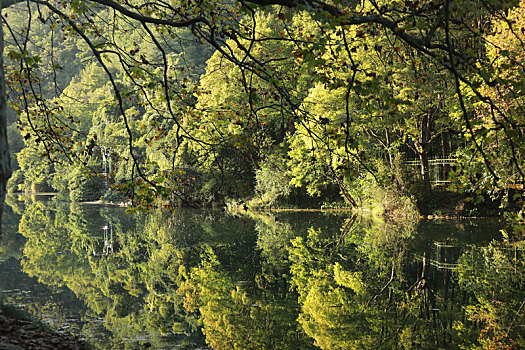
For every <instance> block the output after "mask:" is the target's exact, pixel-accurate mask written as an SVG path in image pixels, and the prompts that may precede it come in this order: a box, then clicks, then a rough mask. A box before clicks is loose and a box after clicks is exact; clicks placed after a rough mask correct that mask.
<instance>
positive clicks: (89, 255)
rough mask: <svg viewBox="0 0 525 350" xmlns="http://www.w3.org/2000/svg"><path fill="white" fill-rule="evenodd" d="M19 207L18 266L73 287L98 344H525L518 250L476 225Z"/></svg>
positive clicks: (86, 328) (87, 331)
mask: <svg viewBox="0 0 525 350" xmlns="http://www.w3.org/2000/svg"><path fill="white" fill-rule="evenodd" d="M16 208H18V209H17V210H18V211H19V212H20V213H21V214H22V216H21V219H20V223H19V232H20V233H21V234H22V235H23V236H24V237H25V239H26V242H25V245H24V247H23V258H22V262H21V265H22V267H23V270H24V272H26V273H27V274H29V275H30V276H36V277H38V279H39V281H40V282H41V283H44V284H45V285H48V286H50V287H51V289H53V288H59V287H61V286H65V287H67V288H69V289H70V290H72V291H73V292H74V294H75V295H76V297H77V298H78V299H79V300H81V301H82V302H83V303H84V305H85V314H83V315H82V319H83V323H82V327H81V329H80V330H79V332H82V333H83V334H84V335H87V337H88V338H89V339H90V341H91V342H92V343H93V345H95V346H96V347H100V348H107V347H113V348H124V347H126V348H127V347H133V346H139V347H140V346H143V345H145V344H149V345H151V346H153V347H155V348H165V347H170V346H173V345H174V344H177V345H179V346H181V347H182V348H191V347H195V346H200V347H202V346H205V344H207V345H208V346H210V347H211V348H213V349H233V348H235V349H297V348H301V349H309V348H312V349H314V348H322V349H393V348H400V349H418V348H464V349H478V348H496V347H498V348H511V349H512V348H521V347H524V346H525V340H524V339H523V332H522V329H523V323H524V319H523V317H524V316H523V315H524V314H525V306H524V304H525V292H524V290H525V289H524V288H523V282H524V273H525V266H524V257H523V253H522V250H521V248H520V247H519V245H516V244H514V245H510V244H506V243H502V242H496V241H492V242H490V241H487V242H486V244H482V245H480V244H477V245H475V244H473V243H475V242H476V241H478V240H479V237H478V236H476V233H475V231H472V228H473V227H474V228H475V227H476V225H477V226H480V229H483V227H481V226H482V225H480V224H471V223H468V222H467V223H459V222H458V223H455V224H454V225H455V226H454V225H452V226H446V225H437V226H436V227H434V230H433V231H432V230H430V229H429V227H428V225H427V226H425V224H424V223H417V222H410V221H406V222H403V223H399V222H391V221H385V220H383V219H377V218H376V219H365V218H363V217H357V216H351V215H348V214H341V213H339V214H335V213H332V214H326V213H325V214H322V213H271V212H257V213H255V212H244V213H236V214H226V213H223V212H221V211H212V210H207V211H206V210H183V209H181V210H179V211H177V212H175V213H173V214H168V213H165V212H161V211H158V212H154V213H151V214H149V215H148V216H143V217H141V216H127V215H124V214H123V212H122V210H121V209H120V208H110V207H98V206H86V205H78V204H69V203H67V204H66V203H59V202H57V203H55V202H41V201H32V200H30V199H27V200H26V203H25V207H24V209H23V210H20V206H19V204H17V207H16ZM430 226H431V225H430ZM447 227H448V228H447ZM465 227H467V228H465ZM452 228H453V229H455V230H457V231H458V232H459V233H458V234H456V235H454V234H451V230H452ZM486 229H487V228H485V230H486ZM468 230H471V233H470V234H467V233H465V232H467V231H468ZM439 231H443V232H441V233H440V234H439V233H436V232H439ZM444 231H446V233H445V232H444ZM494 232H497V230H495V231H494ZM468 237H470V238H468ZM469 239H470V242H469V241H468V240H469ZM440 240H441V243H439V242H440ZM443 242H445V243H443ZM110 245H111V249H108V247H109V246H110ZM100 320H102V321H103V322H100ZM101 334H103V335H104V336H101ZM97 335H98V336H97ZM133 344H134V345H133Z"/></svg>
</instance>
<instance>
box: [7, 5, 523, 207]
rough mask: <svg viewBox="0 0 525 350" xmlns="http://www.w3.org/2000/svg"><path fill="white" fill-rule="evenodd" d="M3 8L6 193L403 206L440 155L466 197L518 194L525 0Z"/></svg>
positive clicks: (421, 188)
mask: <svg viewBox="0 0 525 350" xmlns="http://www.w3.org/2000/svg"><path fill="white" fill-rule="evenodd" d="M2 7H3V9H4V10H3V12H2V19H3V23H4V28H3V30H4V36H5V41H4V47H3V54H4V61H5V62H4V67H5V85H6V86H7V96H8V104H9V106H10V107H11V108H12V109H13V110H14V111H15V112H16V114H15V113H11V112H10V110H6V109H5V108H4V109H2V117H3V119H4V122H5V123H7V124H6V125H7V127H6V130H7V133H8V134H9V135H10V137H11V148H12V152H11V154H12V156H11V157H12V158H13V162H12V163H13V166H12V170H13V175H12V177H11V180H10V181H9V184H8V187H9V188H10V189H11V190H13V191H16V190H20V189H25V190H40V191H42V190H46V189H52V190H56V191H59V192H60V193H62V194H65V195H67V196H69V198H70V199H72V200H90V199H99V198H101V197H104V198H105V199H107V200H116V201H127V200H128V199H126V198H131V201H132V203H133V204H134V206H135V207H138V208H143V207H149V206H151V205H153V204H158V203H161V204H164V205H168V206H171V205H174V204H176V203H181V202H182V203H185V204H187V205H203V204H208V203H212V202H215V203H224V201H225V200H227V199H230V200H231V199H235V200H246V199H247V198H253V197H255V199H253V200H252V204H254V205H272V204H274V203H275V202H276V201H277V200H279V199H282V198H295V199H297V198H309V197H316V196H321V198H328V199H329V200H333V199H336V198H341V197H342V198H343V199H344V200H345V201H346V202H347V203H348V204H349V205H350V206H353V207H356V206H360V205H363V203H364V202H366V201H367V200H370V199H371V198H372V197H374V196H375V195H376V194H374V193H371V190H370V189H371V188H383V189H384V191H385V192H384V193H383V194H382V195H383V196H384V197H389V198H400V199H399V201H398V203H397V204H396V205H398V206H399V205H401V206H406V204H407V202H406V199H407V198H408V197H410V196H411V195H413V194H414V193H428V192H429V191H431V190H432V186H431V181H432V178H431V177H432V174H431V165H430V161H431V159H432V158H441V159H452V160H453V165H450V166H449V167H448V168H447V169H446V170H445V173H446V174H445V176H446V178H447V180H452V181H453V182H452V184H453V186H454V188H455V189H456V190H458V191H461V192H465V193H469V194H472V195H473V196H472V198H473V201H478V200H481V199H482V198H486V197H487V196H492V197H500V198H503V197H504V196H505V195H506V194H507V193H508V191H509V189H513V188H516V187H519V186H520V184H522V183H523V180H524V175H523V155H522V153H523V118H524V113H523V107H524V106H523V97H524V94H523V89H524V88H525V79H524V77H525V75H524V66H523V65H524V59H525V57H524V54H523V52H525V51H524V48H523V46H524V40H525V22H524V19H525V18H524V11H525V2H523V1H492V0H482V1H448V0H447V1H328V2H323V1H316V0H313V1H297V0H290V1H288V0H275V1H273V0H253V1H187V0H184V1H170V2H167V1H155V2H149V1H144V0H133V1H130V0H124V1H111V0H95V1H81V0H77V1H68V2H65V1H45V0H27V1H2ZM2 96H3V94H2ZM1 131H2V130H0V136H1V135H4V136H3V137H0V139H4V138H5V132H1ZM6 147H7V146H6V145H5V144H2V143H1V142H0V148H1V149H4V150H5V149H6ZM15 154H16V155H15ZM3 157H4V158H3V159H4V160H3V161H2V162H0V164H2V168H1V169H0V170H1V172H2V174H3V177H2V178H3V179H4V180H3V182H6V181H7V178H8V177H9V175H10V174H11V170H9V169H8V167H7V165H6V164H7V154H4V155H3ZM407 160H415V161H416V163H417V167H416V168H415V169H414V168H410V167H407V165H406V164H407ZM505 198H511V200H512V201H516V200H518V198H517V197H512V196H511V197H508V196H507V197H505ZM520 203H521V202H519V203H518V204H519V205H521V204H520ZM394 207H395V205H394Z"/></svg>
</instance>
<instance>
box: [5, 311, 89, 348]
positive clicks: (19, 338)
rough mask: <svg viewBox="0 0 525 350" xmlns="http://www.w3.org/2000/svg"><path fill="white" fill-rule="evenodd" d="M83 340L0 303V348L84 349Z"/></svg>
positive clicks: (85, 346)
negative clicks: (35, 320) (59, 331)
mask: <svg viewBox="0 0 525 350" xmlns="http://www.w3.org/2000/svg"><path fill="white" fill-rule="evenodd" d="M88 348H89V347H88V346H87V345H86V343H85V342H83V341H81V340H79V339H78V338H76V337H73V336H71V335H67V334H60V333H57V332H53V331H50V330H47V329H45V328H44V326H42V325H40V324H38V323H35V322H33V321H31V320H29V319H28V318H27V317H25V316H24V315H23V313H22V312H21V311H18V310H14V308H13V307H10V306H5V305H0V350H33V349H34V350H48V349H49V350H86V349H88Z"/></svg>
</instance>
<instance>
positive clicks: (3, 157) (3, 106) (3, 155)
mask: <svg viewBox="0 0 525 350" xmlns="http://www.w3.org/2000/svg"><path fill="white" fill-rule="evenodd" d="M2 5H5V4H3V3H2V0H0V9H2V8H3V6H2ZM10 176H11V161H10V159H9V145H8V143H7V99H6V94H5V77H4V30H3V23H0V236H1V234H2V228H1V224H2V212H3V207H4V201H5V195H6V184H7V180H9V177H10Z"/></svg>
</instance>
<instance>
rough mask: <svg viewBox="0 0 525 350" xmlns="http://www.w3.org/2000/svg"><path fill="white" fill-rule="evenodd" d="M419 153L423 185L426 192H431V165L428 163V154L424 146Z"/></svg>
mask: <svg viewBox="0 0 525 350" xmlns="http://www.w3.org/2000/svg"><path fill="white" fill-rule="evenodd" d="M418 153H419V162H420V164H421V177H422V178H423V187H424V189H425V193H429V192H430V191H431V189H432V187H431V185H430V167H429V165H428V154H427V152H426V150H425V149H424V148H422V150H421V152H418Z"/></svg>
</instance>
